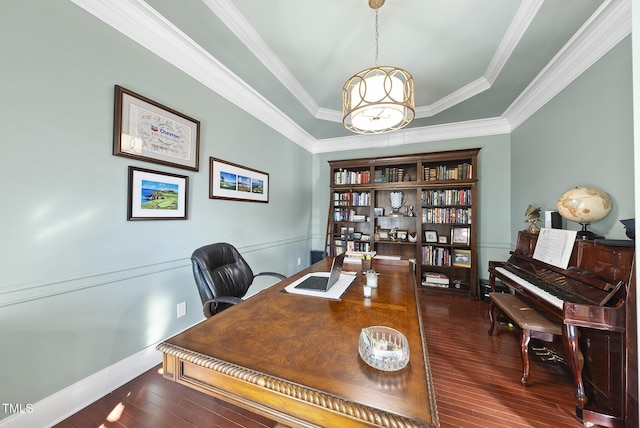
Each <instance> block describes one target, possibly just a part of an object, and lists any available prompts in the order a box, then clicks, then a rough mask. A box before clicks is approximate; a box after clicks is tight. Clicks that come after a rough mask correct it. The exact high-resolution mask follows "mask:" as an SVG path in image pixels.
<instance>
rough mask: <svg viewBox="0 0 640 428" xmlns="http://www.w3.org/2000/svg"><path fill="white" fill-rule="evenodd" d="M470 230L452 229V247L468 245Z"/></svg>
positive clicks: (463, 228) (465, 228)
mask: <svg viewBox="0 0 640 428" xmlns="http://www.w3.org/2000/svg"><path fill="white" fill-rule="evenodd" d="M470 232H471V229H470V228H468V227H452V228H451V243H452V244H454V245H469V243H470V235H471V233H470Z"/></svg>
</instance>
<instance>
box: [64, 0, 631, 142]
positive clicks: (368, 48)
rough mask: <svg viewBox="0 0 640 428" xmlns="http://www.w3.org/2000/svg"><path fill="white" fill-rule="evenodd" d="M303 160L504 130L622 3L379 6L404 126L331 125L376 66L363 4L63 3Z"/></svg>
mask: <svg viewBox="0 0 640 428" xmlns="http://www.w3.org/2000/svg"><path fill="white" fill-rule="evenodd" d="M71 1H72V2H74V3H76V4H77V5H78V6H80V7H82V8H84V9H85V10H87V11H88V12H89V13H91V14H93V15H95V16H96V17H98V18H99V19H101V20H103V21H104V22H106V23H107V24H109V25H111V26H112V27H114V28H115V29H116V30H118V31H120V32H121V33H123V34H125V35H126V36H128V37H130V38H132V39H133V40H135V41H136V42H138V43H140V44H141V45H142V46H144V47H145V48H147V49H149V50H151V51H152V52H154V53H156V54H157V55H159V56H160V57H162V58H164V59H165V60H167V61H168V62H170V63H172V64H174V65H175V66H176V67H178V68H180V69H182V70H183V71H184V72H186V73H187V74H189V75H191V76H192V77H193V78H195V79H197V80H199V81H200V82H202V83H203V84H204V85H205V86H206V87H209V88H210V89H211V90H213V91H215V92H217V93H218V94H220V95H221V96H223V97H225V98H227V99H228V100H229V101H231V102H233V103H234V104H236V105H238V106H239V107H240V108H243V109H244V110H246V111H247V112H248V113H250V114H252V115H254V116H255V117H256V118H258V119H259V120H261V121H263V122H264V123H266V124H267V125H269V126H271V127H272V128H273V129H275V130H276V131H278V132H280V133H281V134H282V135H284V136H286V137H287V138H289V139H291V140H292V141H294V142H295V143H297V144H299V145H300V146H302V147H304V148H305V149H307V150H309V151H310V152H313V153H318V152H326V151H334V150H345V149H350V148H362V147H363V144H364V145H365V146H371V147H376V146H387V145H399V144H410V143H415V142H422V141H434V140H442V139H448V138H463V137H469V136H478V135H495V134H504V133H508V132H511V131H512V130H513V129H515V128H516V127H517V126H518V125H520V124H521V123H522V122H523V121H524V120H526V119H527V118H528V117H529V116H530V115H531V114H533V113H534V112H535V111H536V110H537V109H539V108H540V107H541V106H542V105H544V103H546V102H547V101H548V100H549V99H551V98H552V97H553V96H555V95H556V94H557V93H558V92H559V91H561V90H562V89H563V88H564V87H566V85H568V84H569V83H570V82H571V81H572V80H574V79H575V78H576V77H577V76H579V75H580V74H581V73H582V72H583V71H584V70H586V69H587V68H588V67H589V66H590V65H591V64H593V63H594V62H595V61H597V60H598V59H599V58H600V57H601V56H602V55H604V54H605V53H606V52H607V51H608V50H609V49H611V48H612V47H613V46H615V45H616V44H617V43H618V42H619V41H620V40H622V39H623V38H624V37H626V36H627V35H628V34H630V32H631V1H630V0H521V1H516V0H386V3H385V4H384V5H383V6H382V7H381V8H380V9H379V61H378V63H379V65H393V66H399V67H402V68H405V69H406V70H407V71H409V72H410V73H411V74H412V75H413V78H414V81H415V100H416V119H415V120H414V121H413V123H411V124H410V125H409V126H408V127H407V128H405V129H403V130H401V131H396V132H393V133H388V134H382V135H374V136H372V135H366V136H363V135H355V134H352V133H350V132H349V131H347V130H346V129H345V128H344V127H343V125H342V112H341V108H342V107H341V102H342V98H341V97H342V85H343V84H344V82H345V81H346V80H347V79H348V78H349V77H350V76H352V75H353V74H355V73H356V72H358V71H360V70H363V69H365V68H368V67H371V66H373V65H375V11H374V10H373V9H371V8H370V7H369V6H368V3H367V0H323V1H320V2H318V1H314V2H311V1H301V0H270V1H256V0H189V1H180V2H176V1H175V0H147V1H146V2H144V1H142V0H122V1H118V2H112V0H71Z"/></svg>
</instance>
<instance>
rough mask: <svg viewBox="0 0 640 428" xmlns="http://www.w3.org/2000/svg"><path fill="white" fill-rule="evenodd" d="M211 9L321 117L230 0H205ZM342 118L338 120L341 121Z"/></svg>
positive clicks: (285, 68) (315, 107) (305, 94)
mask: <svg viewBox="0 0 640 428" xmlns="http://www.w3.org/2000/svg"><path fill="white" fill-rule="evenodd" d="M203 2H204V4H206V5H207V6H208V7H209V9H211V11H213V13H214V14H216V16H217V17H218V18H220V20H221V21H222V22H223V23H224V25H226V26H227V28H229V30H231V32H232V33H233V34H235V35H236V37H237V38H238V39H239V40H240V41H241V42H242V43H243V44H244V45H245V46H246V47H247V48H248V49H249V50H250V51H251V52H252V53H253V55H255V57H256V58H258V60H259V61H260V62H261V63H262V64H264V66H265V67H266V68H267V70H269V71H270V72H271V74H273V75H274V76H275V77H276V79H278V80H279V81H280V83H282V84H283V85H284V87H285V88H287V89H288V90H289V92H291V94H293V96H294V97H295V98H296V99H297V100H298V101H300V104H302V105H303V106H304V107H305V108H306V109H307V110H308V111H309V112H310V113H311V114H312V115H313V116H315V117H316V118H319V114H318V113H319V111H318V110H319V108H320V107H319V106H318V103H316V101H315V100H314V99H313V98H312V97H311V95H309V93H308V92H307V91H306V90H305V89H304V87H302V85H301V84H300V82H298V80H297V79H296V78H295V77H294V76H293V74H292V73H291V72H290V71H289V69H288V68H287V67H286V66H285V65H284V64H283V63H282V61H280V58H278V56H277V55H276V54H275V53H274V52H273V51H272V50H271V48H270V47H269V45H267V43H266V42H265V41H264V39H263V38H262V37H260V35H259V34H258V32H257V31H256V30H255V29H254V28H253V27H252V26H251V24H249V22H248V21H247V20H246V19H245V17H244V16H243V15H242V14H241V13H240V11H239V10H238V9H237V8H236V7H235V6H234V5H233V3H232V2H231V1H230V0H203ZM341 121H342V119H340V120H339V121H338V122H341Z"/></svg>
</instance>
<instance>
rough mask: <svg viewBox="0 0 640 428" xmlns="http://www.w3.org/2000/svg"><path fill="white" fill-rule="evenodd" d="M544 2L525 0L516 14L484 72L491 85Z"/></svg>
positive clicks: (541, 0) (540, 0)
mask: <svg viewBox="0 0 640 428" xmlns="http://www.w3.org/2000/svg"><path fill="white" fill-rule="evenodd" d="M542 3H544V0H524V1H523V2H522V4H521V5H520V8H519V9H518V12H516V16H515V17H514V18H513V21H511V24H510V25H509V28H508V29H507V32H506V33H505V36H504V38H503V39H502V41H501V42H500V45H499V46H498V49H497V50H496V53H495V54H494V55H493V58H492V59H491V62H490V63H489V66H488V67H487V70H486V71H485V73H484V78H485V79H487V81H488V82H489V85H493V82H495V81H496V78H497V77H498V74H500V72H501V71H502V69H503V68H504V66H505V64H506V63H507V61H508V60H509V58H510V57H511V55H512V54H513V51H514V50H515V48H516V46H518V43H520V39H522V36H524V33H525V32H526V31H527V28H529V25H531V22H533V18H535V16H536V15H537V14H538V11H539V10H540V7H541V6H542Z"/></svg>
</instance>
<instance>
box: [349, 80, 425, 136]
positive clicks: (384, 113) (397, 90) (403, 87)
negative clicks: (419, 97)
mask: <svg viewBox="0 0 640 428" xmlns="http://www.w3.org/2000/svg"><path fill="white" fill-rule="evenodd" d="M342 107H343V123H344V125H345V127H346V128H347V129H349V130H351V131H353V132H356V133H361V134H367V133H372V134H379V133H384V132H389V131H394V130H397V129H400V128H403V127H405V126H406V125H408V124H409V123H411V121H412V120H413V118H414V114H415V113H414V98H413V77H411V75H410V74H409V73H407V72H406V71H405V70H403V69H401V68H397V67H373V68H368V69H366V70H363V71H361V72H360V73H358V74H356V75H354V76H352V77H351V78H350V79H349V80H347V82H346V83H345V85H344V88H343V104H342Z"/></svg>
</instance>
